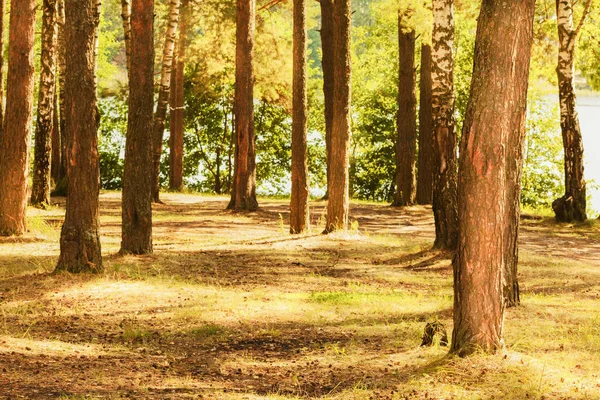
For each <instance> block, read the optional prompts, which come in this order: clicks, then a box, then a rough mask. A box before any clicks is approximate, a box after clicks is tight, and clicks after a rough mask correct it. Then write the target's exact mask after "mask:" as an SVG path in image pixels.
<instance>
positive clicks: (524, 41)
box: [451, 0, 535, 356]
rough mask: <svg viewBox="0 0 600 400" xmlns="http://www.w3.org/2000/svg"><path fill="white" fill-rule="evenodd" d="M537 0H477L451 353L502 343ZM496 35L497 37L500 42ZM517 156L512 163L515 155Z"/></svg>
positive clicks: (463, 147)
mask: <svg viewBox="0 0 600 400" xmlns="http://www.w3.org/2000/svg"><path fill="white" fill-rule="evenodd" d="M534 10H535V0H516V1H513V2H505V1H501V0H483V3H482V6H481V13H480V16H479V20H478V28H477V38H476V42H475V56H474V58H475V60H474V71H473V78H472V83H471V94H470V98H469V103H468V106H467V112H466V116H465V124H464V128H463V136H462V142H461V158H460V171H459V185H458V187H459V191H458V210H459V224H460V226H459V243H458V251H457V253H456V257H455V259H454V331H453V340H452V349H451V351H452V352H453V353H456V354H458V355H460V356H465V355H468V354H471V353H473V352H474V351H477V350H482V351H484V352H491V353H493V352H495V351H497V350H498V349H500V348H501V346H502V344H503V320H504V309H505V301H504V296H503V284H504V282H503V278H504V275H505V272H506V260H505V257H506V254H507V251H508V249H509V248H510V247H511V246H512V241H513V236H514V233H515V229H514V228H515V227H514V224H516V228H517V229H518V219H515V218H514V216H515V213H518V208H519V201H518V196H515V194H516V193H518V192H519V190H520V182H518V181H517V179H516V177H517V175H516V174H515V166H518V167H519V169H520V165H521V164H522V160H523V153H522V148H523V140H524V131H525V118H526V109H527V86H528V77H529V64H530V55H531V44H532V38H533V16H534ZM499 38H502V39H503V40H499ZM515 160H517V161H515Z"/></svg>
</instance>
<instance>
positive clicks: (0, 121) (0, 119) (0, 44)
mask: <svg viewBox="0 0 600 400" xmlns="http://www.w3.org/2000/svg"><path fill="white" fill-rule="evenodd" d="M4 8H5V7H4V0H0V141H2V134H3V133H4V12H5V9H4Z"/></svg>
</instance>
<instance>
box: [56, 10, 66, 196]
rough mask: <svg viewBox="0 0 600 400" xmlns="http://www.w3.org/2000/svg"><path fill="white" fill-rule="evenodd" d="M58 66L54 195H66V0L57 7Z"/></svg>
mask: <svg viewBox="0 0 600 400" xmlns="http://www.w3.org/2000/svg"><path fill="white" fill-rule="evenodd" d="M57 25H58V34H57V43H56V45H57V50H58V54H57V66H58V71H57V72H58V88H57V89H58V108H59V113H58V118H59V124H58V128H59V129H58V130H59V134H60V168H59V170H58V171H57V173H56V177H55V178H54V183H55V187H54V191H53V192H52V194H54V195H58V196H61V195H63V196H64V195H66V194H67V186H68V183H67V164H66V162H67V161H66V160H67V154H66V152H67V150H66V147H67V137H66V128H65V126H66V121H65V115H66V109H65V76H66V52H67V46H66V39H65V0H58V7H57Z"/></svg>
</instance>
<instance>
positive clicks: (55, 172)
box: [50, 86, 62, 185]
mask: <svg viewBox="0 0 600 400" xmlns="http://www.w3.org/2000/svg"><path fill="white" fill-rule="evenodd" d="M54 89H55V90H54V99H53V100H52V101H53V103H54V106H53V107H52V133H51V134H50V136H51V141H52V146H51V147H52V157H51V158H50V176H51V177H52V181H53V182H54V184H55V185H56V183H57V182H58V181H59V180H60V178H61V176H60V173H61V171H60V170H61V164H62V152H61V149H62V141H61V139H60V127H59V116H58V88H57V87H56V86H55V87H54Z"/></svg>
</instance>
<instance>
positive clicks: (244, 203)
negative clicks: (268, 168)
mask: <svg viewBox="0 0 600 400" xmlns="http://www.w3.org/2000/svg"><path fill="white" fill-rule="evenodd" d="M255 8H256V0H237V30H236V57H235V128H236V149H235V171H234V176H233V179H234V184H233V189H232V191H231V201H230V202H229V205H228V206H227V208H228V209H231V210H246V211H254V210H256V209H258V201H257V200H256V155H255V144H254V142H255V133H254V25H255V21H254V20H255V17H256V11H255Z"/></svg>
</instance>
